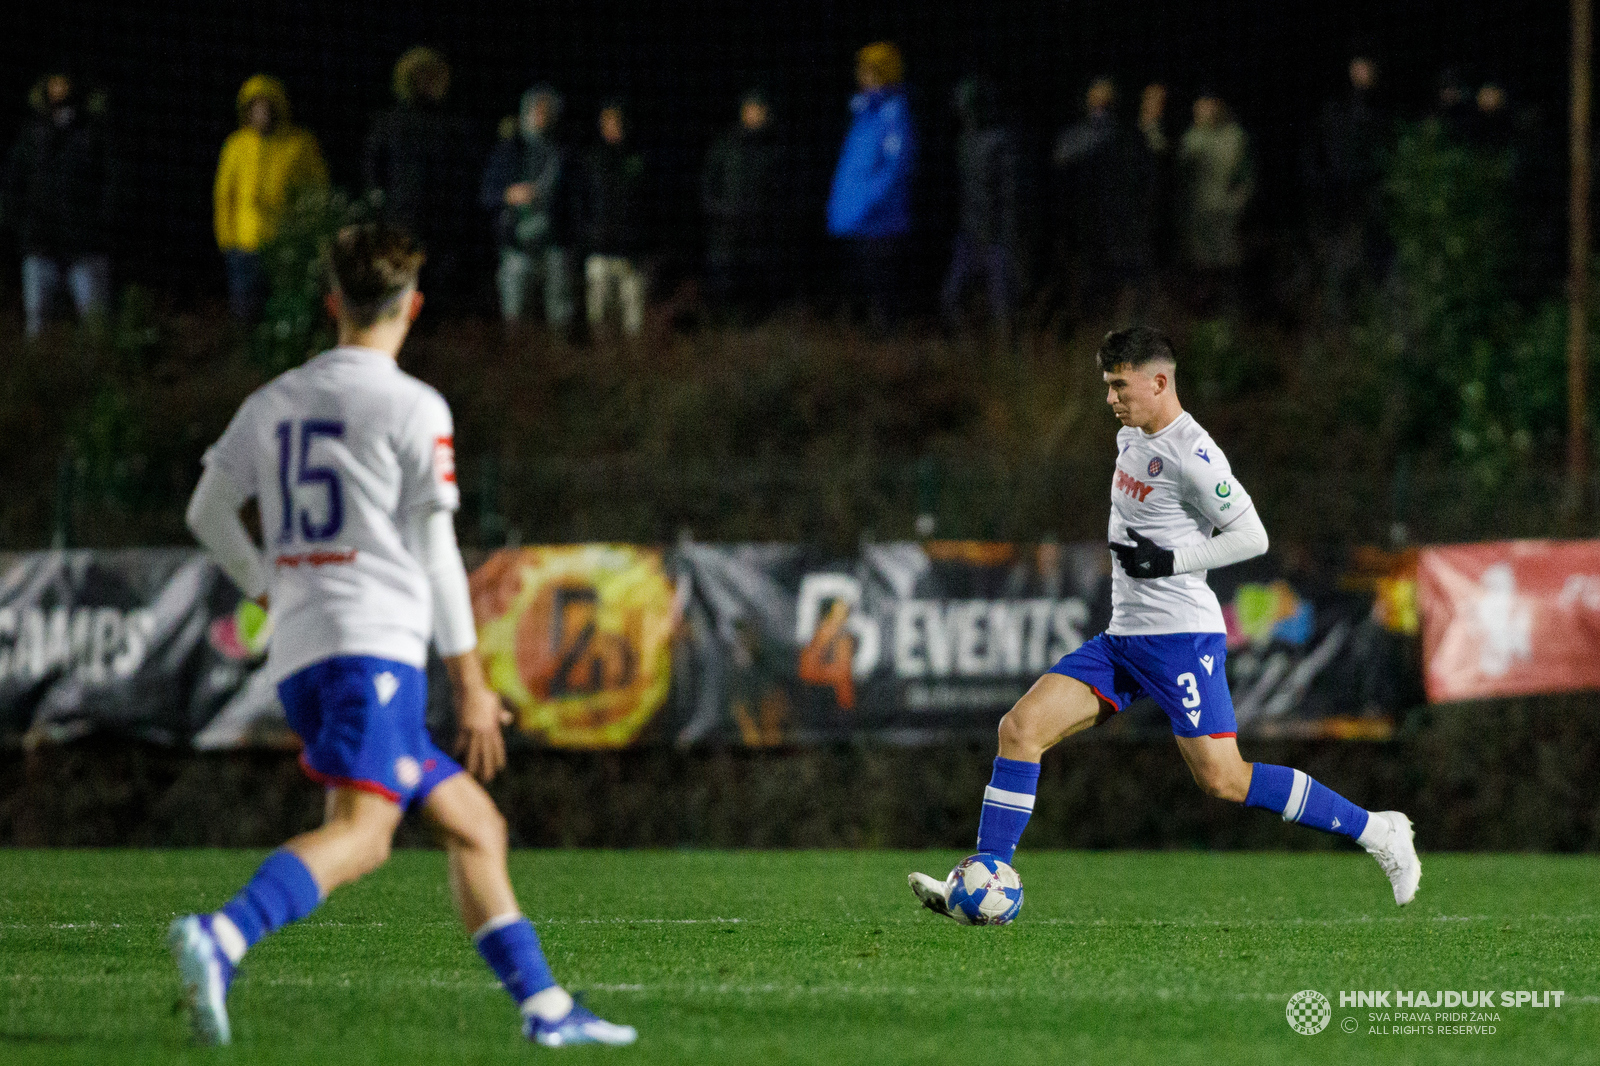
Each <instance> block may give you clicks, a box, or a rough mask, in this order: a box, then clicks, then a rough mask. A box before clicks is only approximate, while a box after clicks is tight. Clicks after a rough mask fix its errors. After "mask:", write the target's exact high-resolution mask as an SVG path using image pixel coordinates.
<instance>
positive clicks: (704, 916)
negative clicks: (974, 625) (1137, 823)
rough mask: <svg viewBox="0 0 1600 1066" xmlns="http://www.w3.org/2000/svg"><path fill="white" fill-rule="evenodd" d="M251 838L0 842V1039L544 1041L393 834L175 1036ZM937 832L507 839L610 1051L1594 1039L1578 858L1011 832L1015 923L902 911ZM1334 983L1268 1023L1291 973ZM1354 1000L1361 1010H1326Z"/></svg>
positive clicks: (157, 1047) (359, 1059) (1230, 1052)
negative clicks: (771, 842)
mask: <svg viewBox="0 0 1600 1066" xmlns="http://www.w3.org/2000/svg"><path fill="white" fill-rule="evenodd" d="M260 858H261V854H260V853H255V852H237V851H188V852H182V851H120V852H117V851H109V852H108V851H100V852H63V851H0V996H3V999H0V1004H3V1005H0V1063H12V1062H16V1063H23V1062H26V1063H30V1064H32V1063H39V1064H52V1063H68V1062H74V1063H78V1062H81V1063H90V1062H93V1063H97V1064H104V1063H112V1064H117V1063H158V1062H159V1063H167V1062H181V1063H200V1062H222V1061H226V1062H229V1063H241V1064H242V1063H312V1062H316V1063H337V1064H339V1066H364V1064H367V1063H372V1064H378V1063H382V1064H386V1066H387V1064H403V1063H420V1062H449V1063H466V1062H473V1063H479V1062H482V1063H495V1062H514V1061H521V1060H522V1059H523V1058H525V1057H527V1056H542V1055H546V1054H550V1053H549V1052H544V1051H542V1050H541V1049H537V1048H532V1047H529V1046H527V1045H526V1044H524V1043H523V1042H522V1041H520V1039H519V1038H518V1037H517V1034H516V1018H515V1014H514V1012H513V1010H512V1008H511V1005H510V1003H509V1002H508V1001H507V1000H506V998H505V996H504V994H503V993H502V992H501V991H500V990H499V988H498V987H497V986H496V985H495V983H494V981H493V978H492V977H491V976H490V974H489V973H488V971H487V970H486V969H485V968H484V967H483V965H482V964H481V962H480V961H479V959H478V957H477V956H476V954H475V953H474V952H473V951H472V948H471V945H470V943H469V942H468V941H467V939H466V937H465V936H464V935H463V934H462V932H461V930H460V929H459V928H458V927H457V925H456V923H455V921H454V918H453V915H452V914H451V911H450V905H449V896H448V891H447V888H446V885H445V878H444V872H445V871H444V860H443V856H442V855H440V854H439V853H436V852H420V851H417V852H401V853H398V854H396V855H395V856H394V858H393V859H392V860H391V862H390V864H389V865H388V866H387V867H385V868H384V869H383V870H380V871H379V872H378V873H376V874H374V875H372V876H371V877H369V878H367V879H366V880H364V881H363V882H361V883H360V884H358V885H355V886H353V887H351V888H347V889H345V890H343V891H341V892H339V893H337V894H335V896H334V897H333V898H332V899H331V900H329V901H328V902H327V903H326V904H324V906H323V907H322V908H321V909H320V910H318V911H317V912H316V913H315V914H314V915H312V917H311V918H310V919H308V920H307V921H305V922H303V923H301V924H299V925H296V926H292V927H290V928H289V929H286V930H284V931H283V932H281V933H280V934H278V935H277V936H275V937H272V938H270V939H269V940H268V941H266V942H265V943H264V944H262V945H260V946H259V947H258V948H257V949H256V950H255V951H253V952H252V953H251V955H250V957H249V958H248V959H247V960H246V962H245V964H244V967H243V970H242V973H241V976H240V979H239V981H238V983H237V984H236V985H235V988H234V992H233V995H232V997H231V1006H232V1014H233V1025H234V1041H235V1043H234V1046H233V1047H231V1048H229V1049H227V1050H226V1051H221V1052H218V1051H213V1050H208V1049H198V1048H192V1047H190V1046H188V1044H187V1041H186V1033H185V1031H184V1027H183V1025H182V1023H181V1020H180V1019H179V1018H178V1017H176V1016H174V1014H173V1013H172V1004H173V1002H174V1000H175V999H176V993H177V981H176V976H175V974H174V972H173V969H172V967H171V964H170V962H169V960H168V958H167V955H166V953H165V950H164V947H163V943H162V935H163V932H164V930H165V927H166V923H167V922H168V920H169V919H170V918H171V917H172V916H173V915H174V914H177V913H180V912H183V911H187V910H193V909H197V908H200V907H206V908H210V907H214V906H216V905H217V904H220V903H221V902H222V901H223V900H224V899H225V898H226V896H227V895H228V894H229V893H231V892H232V891H233V890H234V889H235V888H236V887H237V886H238V884H240V883H241V882H242V881H243V880H244V879H245V878H246V877H248V876H249V873H250V871H251V870H252V869H253V867H254V865H255V864H256V862H258V861H259V859H260ZM959 858H960V855H959V854H958V853H956V852H919V853H912V852H561V851H547V852H519V853H516V854H515V855H514V856H513V859H512V872H513V877H514V879H515V881H516V884H517V886H518V889H519V891H520V894H521V897H522V900H523V905H524V908H525V909H526V911H527V912H528V913H529V915H530V916H531V917H533V919H534V920H535V922H536V924H537V925H538V927H539V931H540V935H541V936H542V938H543V940H544V943H545V948H546V950H547V952H548V954H549V956H550V960H551V963H552V965H553V966H554V967H555V970H556V973H557V976H558V977H559V978H560V979H561V980H562V981H563V982H564V983H565V984H567V985H568V986H569V987H572V988H578V989H583V988H587V989H589V990H590V991H591V996H590V1002H591V1005H593V1006H594V1007H596V1008H597V1009H598V1010H599V1011H600V1012H601V1013H602V1014H603V1015H605V1016H607V1017H610V1018H612V1019H613V1020H616V1021H621V1022H628V1023H631V1024H634V1025H637V1026H638V1027H639V1030H640V1034H641V1038H640V1042H639V1044H638V1045H637V1046H636V1047H634V1048H632V1049H625V1050H615V1049H592V1050H591V1049H573V1050H570V1051H566V1052H561V1053H559V1056H560V1057H562V1058H564V1059H571V1060H573V1061H589V1060H590V1059H596V1060H598V1059H601V1058H603V1059H604V1060H605V1061H607V1062H616V1063H619V1064H621V1063H629V1064H632V1063H669V1062H671V1063H696V1064H714V1063H756V1062H760V1063H839V1062H849V1063H928V1062H935V1061H944V1062H948V1061H950V1060H951V1058H952V1057H955V1058H962V1057H966V1056H971V1057H974V1058H978V1059H981V1060H982V1061H984V1062H990V1063H1000V1064H1003V1066H1022V1064H1030V1063H1058V1062H1074V1061H1083V1062H1102V1061H1115V1062H1117V1063H1119V1064H1129V1066H1137V1064H1142V1063H1205V1064H1206V1066H1217V1064H1221V1063H1233V1062H1239V1063H1244V1062H1251V1063H1255V1062H1287V1061H1293V1062H1297V1063H1299V1062H1306V1063H1321V1062H1373V1061H1377V1062H1407V1063H1434V1062H1504V1061H1524V1062H1542V1063H1560V1062H1580V1061H1594V1058H1595V1055H1596V1054H1597V1053H1596V1052H1595V1050H1594V1049H1595V1048H1597V1047H1600V954H1597V952H1596V951H1595V944H1596V943H1597V942H1600V938H1597V936H1596V934H1597V933H1600V898H1597V895H1600V894H1597V892H1596V889H1595V886H1596V884H1600V860H1596V859H1593V858H1588V857H1569V856H1540V855H1432V856H1425V863H1426V865H1425V867H1424V869H1425V876H1424V877H1423V882H1422V891H1421V893H1420V894H1419V896H1418V898H1417V902H1416V903H1414V904H1413V905H1412V906H1411V907H1408V908H1406V909H1405V910H1404V911H1402V910H1399V909H1397V908H1396V907H1395V906H1394V905H1393V902H1392V900H1391V897H1390V895H1389V888H1388V885H1387V884H1386V883H1385V882H1384V880H1383V877H1382V875H1381V873H1380V872H1379V871H1378V870H1377V868H1376V866H1375V864H1374V863H1373V862H1372V861H1371V860H1370V859H1368V858H1367V857H1366V856H1364V855H1361V854H1359V853H1346V854H1332V853H1313V854H1283V853H1267V854H1264V853H1180V852H1155V853H1075V852H1070V853H1069V852H1039V853H1028V852H1026V851H1024V852H1023V853H1022V854H1021V855H1020V857H1019V865H1018V868H1019V870H1020V872H1021V873H1022V876H1023V879H1024V882H1025V884H1026V891H1027V898H1026V902H1025V905H1024V907H1023V911H1022V916H1021V918H1020V919H1019V921H1018V922H1017V923H1016V924H1014V925H1012V926H1009V927H1005V928H997V929H967V928H961V927H958V926H956V925H954V924H953V923H949V922H946V921H943V920H941V919H937V918H935V917H934V916H932V915H930V914H927V913H925V912H922V911H920V910H918V909H917V908H916V906H915V903H914V901H913V900H912V897H911V895H910V892H909V891H908V890H907V889H906V887H905V874H906V873H907V872H908V871H910V870H912V869H921V870H924V871H927V872H938V873H942V872H943V871H945V870H947V869H948V868H949V867H950V866H951V865H953V864H954V862H955V861H956V860H957V859H959ZM1305 988H1312V989H1317V990H1319V991H1321V992H1322V993H1324V994H1325V995H1328V996H1329V997H1330V998H1331V999H1332V1001H1333V1006H1334V1011H1333V1022H1332V1024H1331V1025H1330V1026H1329V1028H1328V1029H1327V1030H1326V1031H1324V1032H1322V1033H1320V1034H1318V1035H1316V1036H1310V1037H1306V1036H1300V1035H1298V1034H1296V1033H1295V1032H1293V1031H1292V1030H1291V1029H1290V1028H1289V1026H1288V1024H1287V1022H1286V1020H1285V1016H1284V1008H1285V1005H1286V1003H1287V1001H1288V997H1289V996H1290V995H1291V994H1292V993H1294V992H1296V991H1299V990H1300V989H1305ZM1452 988H1453V989H1476V988H1494V989H1497V990H1498V989H1511V990H1516V989H1562V990H1564V991H1565V992H1566V999H1565V1000H1564V1003H1563V1006H1562V1007H1561V1008H1559V1009H1544V1010H1538V1009H1533V1008H1528V1007H1523V1008H1519V1009H1499V1011H1498V1013H1499V1015H1500V1020H1499V1021H1498V1022H1497V1023H1495V1024H1496V1025H1497V1028H1498V1030H1499V1031H1498V1033H1497V1034H1495V1035H1493V1036H1474V1037H1465V1036H1438V1035H1435V1036H1421V1035H1413V1036H1397V1035H1387V1036H1385V1035H1372V1034H1369V1033H1368V1032H1367V1031H1366V1028H1367V1024H1368V1020H1367V1017H1366V1016H1367V1014H1368V1012H1367V1011H1365V1010H1360V1011H1358V1010H1355V1009H1343V1010H1342V1009H1340V1007H1339V1005H1338V997H1337V993H1338V992H1339V991H1340V990H1354V989H1426V990H1430V991H1431V990H1435V989H1452ZM1345 1017H1357V1018H1358V1020H1359V1021H1360V1022H1361V1031H1360V1032H1358V1033H1356V1034H1346V1033H1344V1032H1342V1031H1341V1030H1340V1022H1341V1020H1342V1019H1343V1018H1345Z"/></svg>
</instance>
